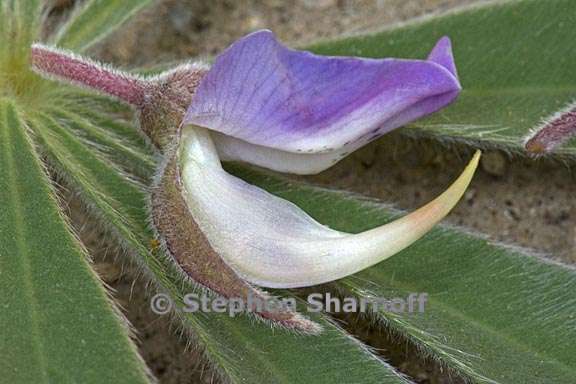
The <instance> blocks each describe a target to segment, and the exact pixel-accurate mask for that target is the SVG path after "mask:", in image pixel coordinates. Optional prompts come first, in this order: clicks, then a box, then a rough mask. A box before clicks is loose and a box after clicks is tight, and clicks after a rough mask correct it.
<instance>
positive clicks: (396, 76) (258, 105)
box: [184, 31, 461, 153]
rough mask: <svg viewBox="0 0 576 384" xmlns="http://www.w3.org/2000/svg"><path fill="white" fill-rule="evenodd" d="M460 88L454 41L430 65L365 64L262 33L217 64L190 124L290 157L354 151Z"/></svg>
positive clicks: (451, 97) (436, 52) (228, 52)
mask: <svg viewBox="0 0 576 384" xmlns="http://www.w3.org/2000/svg"><path fill="white" fill-rule="evenodd" d="M460 89H461V88H460V84H459V82H458V78H457V77H456V69H455V65H454V60H453V57H452V53H451V47H450V40H449V39H448V38H443V39H441V40H440V41H439V42H438V44H437V46H436V47H435V48H434V49H433V50H432V52H431V54H430V57H429V58H428V60H400V59H362V58H354V57H326V56H319V55H314V54H312V53H309V52H305V51H296V50H292V49H289V48H286V47H284V46H282V45H281V44H280V43H278V41H277V40H276V39H275V37H274V35H273V34H272V33H271V32H270V31H259V32H255V33H252V34H250V35H248V36H246V37H244V38H243V39H240V40H239V41H237V42H236V43H234V44H233V45H232V46H231V47H230V48H228V49H227V50H226V51H225V52H224V53H222V54H221V55H220V56H219V57H218V58H217V59H216V62H215V64H214V66H213V67H212V68H211V70H210V71H209V72H208V74H207V75H206V77H205V78H204V79H203V80H202V82H201V84H200V86H199V87H198V90H197V91H196V94H195V96H194V98H193V100H192V103H191V105H190V107H189V109H188V111H187V114H186V116H185V119H184V123H185V124H196V125H200V126H203V127H205V128H208V129H211V130H214V131H218V132H221V133H223V134H225V135H228V136H232V137H235V138H237V139H240V140H243V141H246V142H248V143H251V144H257V145H260V146H264V147H269V148H274V149H278V150H282V151H287V152H296V153H319V152H320V153H323V152H331V151H334V150H338V149H342V148H343V147H346V148H350V150H354V149H356V148H358V147H360V146H362V145H364V144H366V143H368V142H369V141H371V140H373V139H375V138H377V137H379V136H381V135H382V134H384V133H386V132H389V131H390V130H392V129H395V128H398V127H400V126H402V125H405V124H407V123H409V122H411V121H413V120H415V119H418V118H420V117H423V116H426V115H428V114H430V113H433V112H435V111H437V110H439V109H441V108H443V107H445V106H446V105H448V104H449V103H451V102H452V101H453V100H454V99H455V98H456V97H457V95H458V93H459V91H460Z"/></svg>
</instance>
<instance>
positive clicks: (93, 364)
mask: <svg viewBox="0 0 576 384" xmlns="http://www.w3.org/2000/svg"><path fill="white" fill-rule="evenodd" d="M49 183H50V182H49V180H48V178H47V176H46V174H45V172H44V169H43V168H42V165H41V163H40V161H39V159H38V158H37V156H36V154H35V152H34V148H33V147H32V145H31V143H30V140H29V138H28V134H27V128H26V126H25V124H24V123H23V121H22V120H21V118H20V116H19V113H18V111H17V110H16V108H15V107H14V106H13V104H12V103H10V102H8V101H6V100H0V202H1V204H0V292H2V314H1V315H0V328H1V329H2V336H0V356H2V358H1V359H0V371H1V372H2V381H4V382H7V383H56V382H58V383H71V382H76V383H102V382H122V383H147V382H148V378H147V376H148V373H147V370H146V367H145V365H144V364H143V362H142V361H141V360H140V357H139V356H138V354H137V352H136V348H135V346H134V345H133V343H132V342H131V340H130V338H129V336H128V332H127V329H126V325H125V324H123V323H122V322H123V319H122V318H121V316H120V315H119V314H118V312H117V310H114V309H113V308H112V306H111V303H110V300H109V298H108V296H107V293H106V291H105V290H104V288H103V286H102V284H101V282H100V281H99V280H98V278H97V276H96V275H95V274H94V272H93V271H92V270H91V268H90V266H89V264H88V261H87V255H86V253H85V251H84V250H83V248H82V247H81V246H80V245H79V243H78V242H77V240H76V239H75V238H74V236H73V235H72V234H71V232H70V228H69V227H68V225H67V223H66V222H65V221H64V219H63V217H62V214H61V213H60V210H59V207H58V204H57V202H56V200H55V198H54V194H53V191H52V188H51V186H50V184H49Z"/></svg>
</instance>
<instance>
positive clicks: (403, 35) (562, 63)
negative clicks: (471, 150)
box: [312, 0, 576, 155]
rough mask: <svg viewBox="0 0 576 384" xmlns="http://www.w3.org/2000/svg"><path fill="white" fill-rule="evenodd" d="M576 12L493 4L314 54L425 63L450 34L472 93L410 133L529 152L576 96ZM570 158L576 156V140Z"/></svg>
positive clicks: (537, 3)
mask: <svg viewBox="0 0 576 384" xmlns="http://www.w3.org/2000/svg"><path fill="white" fill-rule="evenodd" d="M573 8H574V2H573V1H571V0H554V1H541V0H520V1H505V2H502V1H498V2H490V3H489V4H487V5H482V6H473V7H471V8H469V9H465V10H461V11H456V12H450V13H448V14H445V15H442V16H439V17H429V18H426V19H423V20H420V21H417V22H412V23H409V24H404V25H401V26H399V27H397V28H393V29H390V30H386V31H383V32H381V33H376V34H372V35H366V36H357V37H350V38H344V39H341V40H337V41H331V42H325V43H320V44H318V45H315V46H313V47H312V50H313V51H315V52H317V53H320V54H326V55H354V56H364V57H406V58H419V59H423V58H425V57H426V55H427V53H428V52H429V50H430V49H431V48H432V46H433V45H434V43H435V42H436V41H437V40H438V39H439V38H440V37H442V36H444V35H447V36H449V37H450V38H451V39H452V44H453V48H454V55H455V58H456V64H457V67H458V73H459V75H460V79H461V82H462V85H463V88H464V90H463V92H462V94H461V96H460V97H459V99H458V101H457V102H456V103H455V104H453V105H452V106H450V107H448V108H447V109H445V110H443V111H442V112H440V113H437V114H435V115H433V116H432V117H431V118H428V119H425V120H421V121H418V122H416V123H415V124H413V126H412V127H411V128H409V129H403V130H402V132H403V133H406V134H411V135H422V134H424V135H432V136H434V137H435V138H437V139H438V140H441V141H457V142H465V143H473V144H474V145H476V146H483V147H502V148H505V149H508V150H513V151H521V150H522V144H523V138H524V137H525V136H526V135H528V133H529V132H530V131H531V130H532V129H533V128H536V127H540V126H541V125H542V122H543V120H544V119H548V118H550V117H551V116H553V115H554V114H556V112H558V111H560V110H564V108H565V107H567V106H568V105H572V103H573V101H574V99H575V98H576V75H575V69H576V67H575V65H574V63H575V62H576V49H573V47H574V41H575V40H576V29H575V28H574V24H575V23H576V14H575V13H574V12H573ZM562 153H566V154H570V155H574V154H576V141H573V142H572V144H571V145H569V146H568V147H566V148H564V149H563V151H562Z"/></svg>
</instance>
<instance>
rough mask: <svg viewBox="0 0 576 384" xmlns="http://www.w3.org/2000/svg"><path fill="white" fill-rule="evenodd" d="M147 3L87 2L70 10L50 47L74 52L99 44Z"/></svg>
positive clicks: (142, 0)
mask: <svg viewBox="0 0 576 384" xmlns="http://www.w3.org/2000/svg"><path fill="white" fill-rule="evenodd" d="M151 2H152V1H151V0H87V1H86V2H83V3H82V4H81V5H79V6H78V8H77V9H75V10H74V12H73V14H72V15H71V16H70V19H69V20H68V21H67V22H66V24H65V25H64V26H63V27H62V28H60V29H59V31H58V32H57V34H56V35H55V36H54V39H53V40H54V41H53V43H54V44H55V45H57V46H59V47H62V48H67V49H71V50H73V51H76V52H83V51H86V50H87V49H88V48H90V47H91V46H93V45H94V44H96V43H98V42H100V41H101V40H103V39H104V38H105V37H107V36H108V35H109V34H110V33H112V32H113V31H114V30H115V29H116V28H118V27H119V26H120V25H121V24H123V23H124V22H125V21H127V20H128V19H130V18H131V17H133V16H134V15H135V14H136V13H137V12H138V11H140V10H142V9H144V8H145V7H147V6H148V5H149V4H150V3H151Z"/></svg>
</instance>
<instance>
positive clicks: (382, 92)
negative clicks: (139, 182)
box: [32, 31, 480, 333]
mask: <svg viewBox="0 0 576 384" xmlns="http://www.w3.org/2000/svg"><path fill="white" fill-rule="evenodd" d="M32 62H33V67H34V68H35V70H36V71H38V72H39V73H41V74H43V75H45V76H49V77H56V78H59V79H62V80H67V81H71V82H73V83H75V84H80V85H84V86H88V87H90V88H93V89H96V90H99V91H101V92H104V93H106V94H109V95H111V96H113V97H116V98H118V99H120V100H122V101H124V102H127V103H129V104H131V105H133V106H134V107H135V109H136V111H137V112H138V113H139V117H140V124H141V128H142V130H143V132H145V133H146V134H147V135H148V136H149V137H150V138H151V140H152V142H153V143H154V144H155V145H156V146H157V147H158V148H159V149H160V150H161V151H162V153H163V155H164V158H165V161H164V163H163V164H162V166H161V167H160V168H159V172H158V177H157V182H156V183H155V186H154V187H153V189H152V194H151V195H152V197H151V201H152V204H151V216H152V222H153V223H154V226H155V229H156V230H157V232H158V237H159V238H160V239H161V240H162V243H163V244H164V245H165V248H166V250H167V252H168V253H169V254H170V255H171V256H172V257H173V259H174V260H175V261H176V262H177V264H178V265H179V266H180V267H181V269H182V270H183V271H184V272H185V273H186V275H187V276H189V277H191V278H192V279H193V280H194V281H195V282H197V283H200V284H201V285H203V286H205V287H208V288H210V289H213V290H214V291H216V292H218V293H219V294H221V295H223V296H226V297H229V298H231V297H244V298H245V297H247V296H248V295H254V294H255V295H258V296H259V297H262V298H267V296H266V294H265V293H263V292H261V291H260V290H258V289H256V288H254V287H252V285H251V284H256V285H258V286H262V287H274V288H294V287H305V286H311V285H316V284H320V283H325V282H329V281H333V280H336V279H340V278H343V277H345V276H348V275H351V274H353V273H356V272H358V271H360V270H362V269H365V268H368V267H370V266H372V265H374V264H376V263H379V262H380V261H382V260H384V259H386V258H388V257H390V256H392V255H394V254H396V253H398V252H400V251H401V250H402V249H404V248H406V247H408V246H409V245H410V244H412V243H413V242H414V241H416V240H418V239H419V238H420V237H422V236H423V235H424V234H425V233H426V232H428V231H429V230H430V229H431V228H432V227H433V226H434V225H435V224H436V223H437V222H438V221H440V220H441V219H442V218H443V217H444V216H445V215H446V214H448V212H449V211H450V210H451V209H452V208H453V207H454V205H455V204H456V203H457V202H458V200H459V199H460V198H461V196H462V194H463V193H464V191H465V190H466V188H467V186H468V184H469V183H470V181H471V178H472V176H473V174H474V171H475V169H476V167H477V164H478V160H479V156H480V155H479V153H476V154H475V156H474V157H473V159H472V161H471V162H470V164H469V165H468V166H467V167H466V169H465V170H464V172H463V173H462V174H461V176H460V177H459V178H458V179H457V180H456V181H455V182H454V183H453V184H452V186H450V187H449V188H448V189H447V190H446V191H445V192H444V193H443V194H441V195H440V196H439V197H438V198H436V199H435V200H433V201H432V202H430V203H429V204H427V205H425V206H424V207H422V208H420V209H418V210H416V211H415V212H413V213H411V214H408V215H406V216H404V217H402V218H401V219H398V220H396V221H393V222H391V223H388V224H386V225H383V226H380V227H378V228H374V229H371V230H368V231H366V232H363V233H359V234H348V233H343V232H340V231H336V230H332V229H330V228H328V227H326V226H324V225H322V224H320V223H318V222H317V221H315V220H314V219H312V218H311V217H310V216H308V215H307V214H306V213H305V212H304V211H302V210H301V209H300V208H298V207H297V206H296V205H294V204H292V203H290V202H288V201H285V200H283V199H280V198H278V197H277V196H274V195H272V194H270V193H268V192H266V191H264V190H262V189H260V188H258V187H256V186H253V185H250V184H248V183H246V182H244V181H243V180H241V179H239V178H236V177H235V176H233V175H231V174H229V173H227V172H226V171H225V170H224V169H223V168H222V166H221V160H236V161H243V162H247V163H251V164H255V165H258V166H262V167H266V168H269V169H272V170H276V171H281V172H290V173H299V174H309V173H316V172H319V171H322V170H324V169H326V168H328V167H330V166H331V165H333V164H334V163H336V162H337V161H338V160H340V159H341V158H343V157H345V156H346V155H347V154H349V153H350V152H352V151H354V150H356V149H358V148H360V147H361V146H363V145H365V144H366V143H368V142H370V141H372V140H374V139H375V138H377V137H379V136H381V135H382V134H385V133H387V132H389V131H391V130H393V129H395V128H398V127H400V126H402V125H405V124H407V123H409V122H411V121H413V120H415V119H418V118H421V117H423V116H426V115H428V114H430V113H432V112H435V111H437V110H439V109H441V108H443V107H445V106H446V105H448V104H450V103H451V102H452V101H454V99H455V98H456V97H457V95H458V94H459V92H460V84H459V81H458V77H457V73H456V67H455V64H454V59H453V56H452V51H451V44H450V40H449V39H448V38H446V37H445V38H442V39H440V41H439V42H438V43H437V44H436V46H435V47H434V48H433V50H432V52H431V53H430V55H429V56H428V58H427V59H426V60H400V59H380V60H377V59H362V58H353V57H325V56H318V55H314V54H311V53H309V52H303V51H296V50H291V49H288V48H286V47H284V46H282V45H281V44H280V43H278V41H277V40H276V39H275V37H274V35H273V34H272V33H271V32H270V31H259V32H255V33H252V34H250V35H248V36H246V37H244V38H243V39H240V40H239V41H237V42H236V43H234V44H233V45H232V46H231V47H230V48H228V49H227V50H226V51H225V52H223V53H222V54H221V55H220V56H218V58H217V59H216V61H215V63H214V65H213V66H212V67H211V68H210V69H207V68H206V67H203V66H198V65H191V64H186V65H183V66H179V67H177V68H175V69H173V70H171V71H168V72H166V73H164V74H161V75H159V76H156V77H153V78H141V77H138V76H134V75H130V74H125V73H119V72H117V71H113V70H110V69H108V68H106V67H103V66H100V65H99V64H97V63H95V62H92V61H89V60H86V59H82V58H79V57H76V56H73V55H71V54H69V53H66V52H63V51H59V50H57V49H53V48H47V47H44V46H42V45H35V46H33V48H32ZM257 313H258V314H259V315H260V316H261V317H263V318H267V319H270V320H272V321H274V322H275V323H277V324H282V325H283V326H286V327H290V328H295V329H300V330H304V331H306V332H311V333H313V332H317V331H318V330H319V328H318V326H317V325H316V324H315V323H313V322H311V321H309V320H307V319H305V318H303V317H302V316H300V315H298V314H296V313H293V312H290V311H286V310H279V311H264V310H258V311H257Z"/></svg>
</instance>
